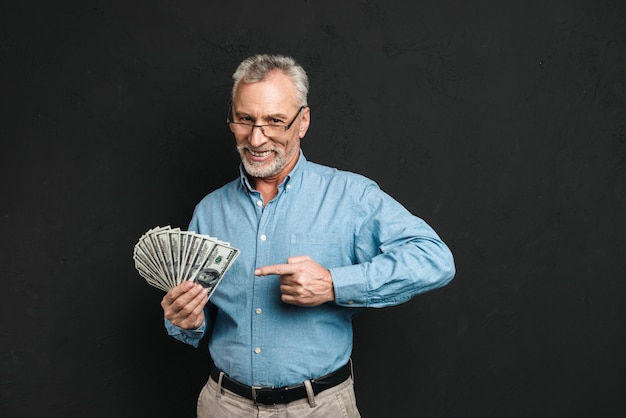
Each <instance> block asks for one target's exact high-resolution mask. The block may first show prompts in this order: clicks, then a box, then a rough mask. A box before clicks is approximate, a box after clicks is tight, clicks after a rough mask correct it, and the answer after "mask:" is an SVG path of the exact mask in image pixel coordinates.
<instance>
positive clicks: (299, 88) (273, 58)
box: [231, 54, 309, 106]
mask: <svg viewBox="0 0 626 418" xmlns="http://www.w3.org/2000/svg"><path fill="white" fill-rule="evenodd" d="M274 70H279V71H282V72H283V73H284V74H286V75H287V76H289V77H290V78H291V80H292V81H293V83H294V85H295V87H296V100H297V102H298V105H299V106H307V94H308V92H309V78H308V77H307V75H306V71H304V68H302V67H301V66H300V65H299V64H298V63H296V61H295V60H294V59H293V58H291V57H286V56H283V55H269V54H263V55H254V56H252V57H249V58H247V59H245V60H243V61H242V62H241V64H239V66H238V67H237V70H235V73H234V74H233V80H234V84H233V91H232V96H231V98H232V100H233V101H234V100H235V92H236V91H237V86H239V83H240V82H244V83H256V82H258V81H263V80H265V77H267V75H268V74H269V73H270V72H271V71H274Z"/></svg>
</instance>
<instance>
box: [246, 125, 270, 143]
mask: <svg viewBox="0 0 626 418" xmlns="http://www.w3.org/2000/svg"><path fill="white" fill-rule="evenodd" d="M249 141H250V145H251V146H253V147H254V148H258V147H260V146H261V145H263V144H264V143H265V142H266V141H267V137H266V136H265V134H264V133H263V129H262V128H261V127H260V126H258V125H253V126H252V131H251V132H250V136H249Z"/></svg>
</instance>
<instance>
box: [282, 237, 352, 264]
mask: <svg viewBox="0 0 626 418" xmlns="http://www.w3.org/2000/svg"><path fill="white" fill-rule="evenodd" d="M289 255H290V256H303V255H304V256H309V257H311V258H312V259H313V260H315V261H316V262H317V263H319V264H321V265H322V266H324V267H326V268H332V267H341V266H346V265H350V264H352V263H351V261H350V244H349V243H348V242H344V241H342V240H341V239H340V237H339V235H338V234H332V233H300V234H291V237H290V241H289Z"/></svg>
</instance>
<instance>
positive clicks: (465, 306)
mask: <svg viewBox="0 0 626 418" xmlns="http://www.w3.org/2000/svg"><path fill="white" fill-rule="evenodd" d="M625 6H626V3H625V2H624V1H622V0H614V1H604V0H586V1H583V0H541V1H540V0H531V1H506V0H505V1H496V0H491V1H473V2H464V1H453V0H439V1H430V0H429V1H426V2H418V1H411V0H402V1H382V0H363V1H352V0H349V1H336V0H335V1H328V0H321V1H316V0H308V1H294V0H291V1H286V0H283V1H274V2H252V1H248V2H243V3H236V2H235V3H232V2H231V3H229V2H210V1H197V0H196V1H182V2H181V1H139V0H138V1H103V0H102V1H97V0H82V1H68V0H63V1H42V0H40V1H36V0H35V1H28V0H26V1H13V2H2V5H1V6H0V83H1V89H2V90H1V91H0V139H1V141H2V149H1V151H0V164H1V165H0V167H1V170H2V171H1V173H0V174H1V175H0V192H1V194H0V199H1V205H0V210H1V212H0V233H1V237H2V240H1V243H0V246H1V247H0V275H1V276H0V277H1V280H2V282H1V283H2V287H1V292H0V309H1V316H0V320H1V322H0V348H1V352H0V355H1V365H0V392H1V394H0V415H1V416H2V417H42V416H66V417H131V416H132V417H148V416H150V417H192V416H194V413H195V400H196V396H197V393H198V392H199V390H200V388H201V386H202V384H203V383H204V381H205V379H206V375H207V365H206V360H207V356H206V352H205V350H204V349H201V350H194V349H193V348H191V347H189V346H186V345H184V344H182V343H179V342H177V341H175V340H173V339H171V338H169V337H168V336H167V335H166V333H165V331H164V329H163V326H162V310H161V308H160V305H159V303H160V300H161V297H162V293H161V292H160V291H158V290H156V289H153V288H152V287H150V286H148V285H147V284H146V283H145V282H144V281H143V280H142V279H141V278H140V277H139V276H138V274H137V273H136V272H135V270H134V266H133V261H132V250H133V246H134V244H135V243H136V241H137V239H138V238H139V236H140V235H141V234H142V233H143V232H145V231H146V230H147V229H148V228H151V227H154V226H156V225H166V224H170V225H173V226H182V227H186V226H187V223H188V221H189V218H190V216H191V212H192V210H193V207H194V205H195V204H196V203H197V201H199V200H200V199H201V198H202V197H203V196H204V195H205V194H206V193H208V192H209V191H211V190H213V189H215V188H217V187H219V186H220V185H222V184H223V183H225V182H226V181H229V180H231V179H233V178H234V177H235V176H236V175H237V164H238V156H237V154H236V152H235V150H234V144H233V140H232V137H231V135H230V133H229V131H228V129H227V126H226V124H225V118H226V112H227V106H228V96H229V90H230V85H231V80H230V76H231V74H232V72H233V70H234V68H235V66H236V64H237V63H238V62H239V61H241V59H243V58H245V57H247V56H248V55H250V54H253V53H259V52H276V53H284V54H291V55H293V56H294V57H295V58H296V59H297V60H299V61H300V62H301V63H302V64H303V66H304V67H305V68H306V69H307V70H308V72H309V75H310V81H311V93H310V105H311V108H312V127H311V129H310V130H309V133H308V135H307V137H306V138H305V140H304V142H303V149H304V152H305V154H306V156H307V158H309V159H310V160H313V161H316V162H319V163H323V164H327V165H332V166H336V167H338V168H342V169H346V170H351V171H356V172H359V173H361V174H364V175H366V176H368V177H370V178H373V179H375V180H376V181H377V182H378V183H379V184H380V185H381V187H382V188H383V189H384V190H386V191H387V192H388V193H390V194H391V195H393V196H394V197H396V198H397V199H398V200H399V201H400V202H402V203H403V204H404V205H405V206H406V207H407V208H409V209H410V210H411V211H413V212H414V213H415V214H417V215H419V216H420V217H422V218H424V219H425V220H426V221H427V222H429V223H430V224H431V225H432V226H433V227H434V228H435V229H436V230H437V231H438V232H439V233H440V235H441V236H442V238H443V239H444V240H445V241H446V242H447V243H448V244H449V245H450V247H451V248H452V250H453V253H454V255H455V258H456V263H457V268H458V273H457V276H456V278H455V280H454V281H453V282H452V283H451V284H450V285H449V286H447V287H445V288H443V289H440V290H437V291H434V292H432V293H430V294H427V295H423V296H420V297H417V298H415V299H413V300H412V301H410V302H409V303H407V304H405V305H402V306H398V307H393V308H387V309H382V310H368V311H367V312H365V313H363V314H362V315H361V316H359V317H358V318H357V320H356V325H355V327H356V336H355V351H354V356H353V357H354V361H355V367H356V391H357V398H358V402H359V405H360V408H361V410H362V414H363V416H364V417H367V418H376V417H624V416H626V338H625V337H626V326H625V323H626V321H625V320H626V315H625V312H626V311H625V303H624V297H625V293H626V292H625V291H626V284H625V283H626V280H625V279H626V242H625V237H626V220H625V218H626V7H625ZM224 239H227V237H224Z"/></svg>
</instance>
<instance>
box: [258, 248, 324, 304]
mask: <svg viewBox="0 0 626 418" xmlns="http://www.w3.org/2000/svg"><path fill="white" fill-rule="evenodd" d="M254 274H255V275H256V276H267V275H270V274H276V275H278V276H279V278H280V291H281V293H282V297H281V299H282V301H283V302H285V303H289V304H292V305H299V306H308V307H312V306H318V305H321V304H322V303H326V302H332V301H334V300H335V290H334V287H333V278H332V276H331V274H330V271H329V270H328V269H327V268H324V267H323V266H321V265H320V264H318V263H317V262H315V260H313V259H312V258H311V257H308V256H294V257H289V259H288V260H287V264H274V265H271V266H264V267H259V268H258V269H256V270H255V271H254Z"/></svg>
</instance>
